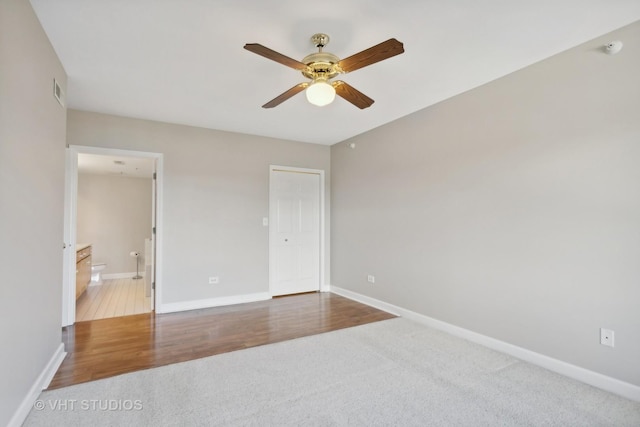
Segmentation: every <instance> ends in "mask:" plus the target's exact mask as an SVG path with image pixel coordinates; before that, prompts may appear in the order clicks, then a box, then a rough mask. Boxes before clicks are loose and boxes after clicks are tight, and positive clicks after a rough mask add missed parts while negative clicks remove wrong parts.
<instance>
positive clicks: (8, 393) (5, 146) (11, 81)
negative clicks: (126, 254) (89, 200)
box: [0, 0, 67, 425]
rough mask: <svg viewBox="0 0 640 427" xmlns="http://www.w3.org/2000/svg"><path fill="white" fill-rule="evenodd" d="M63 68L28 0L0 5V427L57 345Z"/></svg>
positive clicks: (7, 420)
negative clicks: (56, 88) (57, 94)
mask: <svg viewBox="0 0 640 427" xmlns="http://www.w3.org/2000/svg"><path fill="white" fill-rule="evenodd" d="M54 78H56V79H57V80H58V81H59V82H60V84H61V85H62V86H63V87H65V86H66V79H67V77H66V74H65V72H64V69H63V68H62V65H61V64H60V62H59V61H58V58H57V56H56V54H55V52H54V50H53V48H52V47H51V45H50V44H49V41H48V39H47V37H46V35H45V34H44V31H43V30H42V27H41V26H40V23H39V22H38V20H37V18H36V16H35V13H34V12H33V10H32V8H31V5H30V4H29V2H28V1H26V0H3V1H2V2H0V242H1V243H2V244H1V245H0V271H1V272H2V283H1V284H0V313H2V322H0V342H2V349H3V350H2V355H1V356H0V366H1V368H0V377H2V380H1V381H0V425H7V424H8V423H9V420H10V419H11V417H12V416H13V415H14V414H16V413H17V411H18V408H19V406H20V404H21V402H23V400H24V399H25V398H26V397H27V395H28V393H29V389H30V388H31V387H32V386H33V385H34V384H35V382H36V379H37V378H38V376H39V375H40V373H41V372H42V371H43V370H44V368H45V366H46V364H47V363H48V362H49V360H50V359H51V357H52V356H53V355H54V352H55V351H56V350H57V349H58V347H59V346H60V343H61V329H60V324H61V318H62V314H61V301H62V284H61V281H62V242H63V231H62V227H63V219H62V216H63V200H64V146H65V125H66V110H65V109H64V108H63V107H61V106H60V105H59V104H58V102H57V101H56V100H55V99H54V97H53V79H54Z"/></svg>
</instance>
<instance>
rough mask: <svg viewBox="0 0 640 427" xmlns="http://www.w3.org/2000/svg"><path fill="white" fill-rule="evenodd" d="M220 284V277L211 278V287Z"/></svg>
mask: <svg viewBox="0 0 640 427" xmlns="http://www.w3.org/2000/svg"><path fill="white" fill-rule="evenodd" d="M218 283H220V278H219V277H218V276H211V277H209V284H210V285H217V284H218Z"/></svg>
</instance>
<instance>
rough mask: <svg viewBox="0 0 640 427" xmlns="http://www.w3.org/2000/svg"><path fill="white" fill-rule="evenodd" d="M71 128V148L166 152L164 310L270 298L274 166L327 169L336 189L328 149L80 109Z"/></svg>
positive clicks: (71, 112)
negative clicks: (214, 280)
mask: <svg viewBox="0 0 640 427" xmlns="http://www.w3.org/2000/svg"><path fill="white" fill-rule="evenodd" d="M67 125H68V129H67V133H68V141H69V143H70V144H72V145H84V146H96V147H105V148H117V149H129V150H137V151H147V152H156V153H163V155H164V186H163V195H164V209H163V211H162V214H163V220H164V223H163V227H164V241H163V265H162V280H163V282H162V303H165V304H166V303H177V302H186V301H194V300H201V299H209V298H218V297H227V296H236V295H245V294H253V293H261V292H268V290H269V275H268V272H269V263H268V262H269V257H268V255H269V247H268V237H269V233H268V228H267V227H264V226H263V225H262V218H263V217H268V216H269V164H277V165H283V166H297V167H306V168H315V169H324V170H325V171H326V177H327V182H326V188H327V192H328V189H329V181H328V177H329V161H330V148H329V147H327V146H322V145H315V144H304V143H299V142H291V141H282V140H275V139H270V138H262V137H257V136H250V135H242V134H237V133H229V132H222V131H215V130H208V129H201V128H194V127H188V126H181V125H173V124H167V123H159V122H152V121H146V120H137V119H130V118H123V117H116V116H109V115H104V114H97V113H90V112H83V111H75V110H69V117H68V123H67ZM326 199H327V205H326V206H327V211H328V209H329V203H328V200H329V197H328V193H327V195H326ZM327 217H328V215H327ZM328 225H329V224H328V221H327V248H328V245H329V241H328V232H329V227H328ZM328 261H329V260H328V249H327V266H326V267H327V268H326V272H328V268H329V262H328ZM209 276H219V277H220V284H218V285H209V284H208V277H209ZM327 277H328V274H327Z"/></svg>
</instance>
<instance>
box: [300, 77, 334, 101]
mask: <svg viewBox="0 0 640 427" xmlns="http://www.w3.org/2000/svg"><path fill="white" fill-rule="evenodd" d="M306 95H307V101H309V102H310V103H312V104H313V105H317V106H318V107H323V106H325V105H329V104H331V103H332V102H333V100H334V99H335V97H336V90H335V89H334V88H333V86H331V85H330V84H329V83H327V82H326V81H316V82H313V83H312V84H310V85H309V87H308V88H307V90H306Z"/></svg>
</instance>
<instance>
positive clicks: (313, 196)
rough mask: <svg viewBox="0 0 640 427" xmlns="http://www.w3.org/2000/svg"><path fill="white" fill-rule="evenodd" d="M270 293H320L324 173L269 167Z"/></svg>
mask: <svg viewBox="0 0 640 427" xmlns="http://www.w3.org/2000/svg"><path fill="white" fill-rule="evenodd" d="M269 224H270V227H269V290H270V293H271V295H272V296H279V295H288V294H297V293H303V292H314V291H320V290H321V283H323V273H324V271H323V270H324V171H322V170H316V169H302V168H292V167H283V166H271V168H270V176H269Z"/></svg>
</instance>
